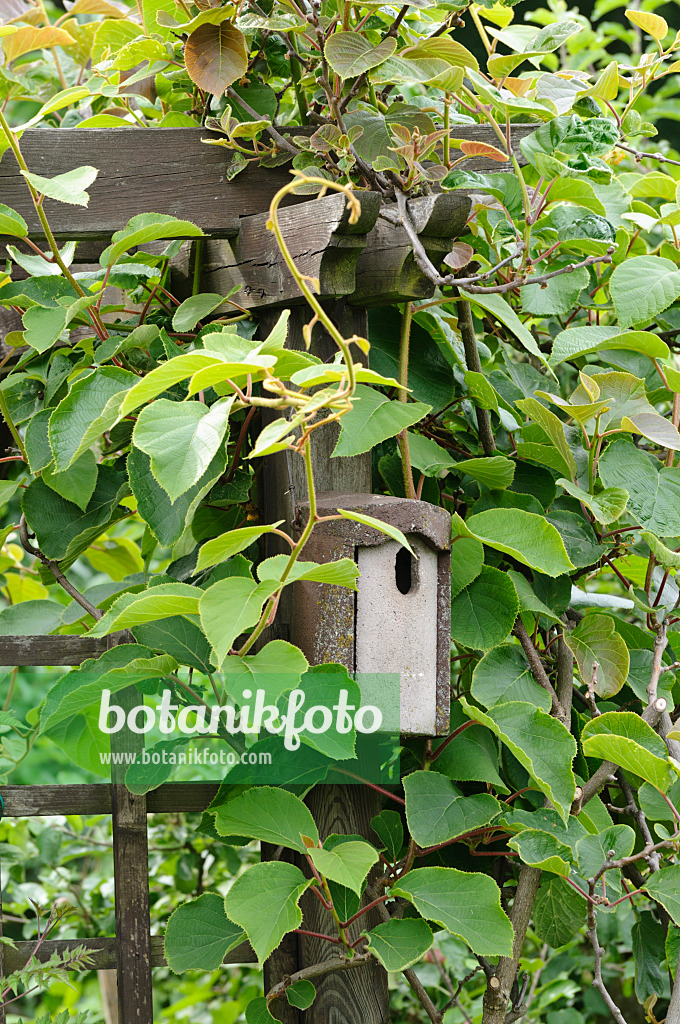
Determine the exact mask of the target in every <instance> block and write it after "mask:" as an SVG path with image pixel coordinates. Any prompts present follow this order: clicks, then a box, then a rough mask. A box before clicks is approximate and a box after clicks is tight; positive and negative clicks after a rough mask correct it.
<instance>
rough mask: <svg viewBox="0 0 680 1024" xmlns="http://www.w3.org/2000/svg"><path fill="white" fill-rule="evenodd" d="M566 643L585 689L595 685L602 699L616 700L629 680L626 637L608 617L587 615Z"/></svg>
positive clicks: (567, 635) (565, 637) (566, 638)
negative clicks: (611, 698) (571, 652)
mask: <svg viewBox="0 0 680 1024" xmlns="http://www.w3.org/2000/svg"><path fill="white" fill-rule="evenodd" d="M564 642H565V643H566V644H567V646H568V647H569V648H570V649H571V650H572V651H573V653H574V657H575V658H576V663H577V665H578V670H579V675H580V676H581V679H582V681H583V683H584V684H585V685H586V686H590V685H591V683H593V670H594V668H595V665H596V664H597V670H596V672H595V678H594V689H595V692H596V693H597V694H598V696H600V697H613V696H614V694H616V693H618V692H619V690H620V689H621V687H622V686H623V684H624V683H625V682H626V679H627V678H628V670H629V668H630V655H629V653H628V648H627V647H626V644H625V641H624V640H623V637H622V636H621V635H620V634H619V633H617V632H616V628H615V625H614V620H613V619H612V618H611V616H609V615H599V614H597V613H595V614H593V615H586V616H584V618H582V619H581V621H580V622H579V624H578V626H577V627H576V629H575V630H574V631H573V632H572V633H565V636H564Z"/></svg>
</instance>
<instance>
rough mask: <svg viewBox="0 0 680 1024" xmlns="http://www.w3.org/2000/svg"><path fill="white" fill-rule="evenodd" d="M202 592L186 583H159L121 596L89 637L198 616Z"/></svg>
mask: <svg viewBox="0 0 680 1024" xmlns="http://www.w3.org/2000/svg"><path fill="white" fill-rule="evenodd" d="M200 597H201V591H200V590H199V589H198V588H197V587H190V586H189V585H188V584H187V583H161V584H159V586H157V587H149V589H148V590H143V591H142V592H141V593H140V594H121V595H120V597H117V598H116V600H115V601H114V602H113V604H112V605H111V607H110V608H109V610H108V611H107V612H106V614H105V615H104V616H103V617H102V618H101V619H100V620H99V622H98V623H97V625H96V626H95V627H94V629H92V630H91V631H90V636H107V634H108V633H115V632H116V631H117V630H119V629H131V628H132V627H133V626H139V625H142V624H143V623H145V622H155V621H156V620H157V619H166V618H168V617H169V616H171V615H197V614H198V604H199V599H200Z"/></svg>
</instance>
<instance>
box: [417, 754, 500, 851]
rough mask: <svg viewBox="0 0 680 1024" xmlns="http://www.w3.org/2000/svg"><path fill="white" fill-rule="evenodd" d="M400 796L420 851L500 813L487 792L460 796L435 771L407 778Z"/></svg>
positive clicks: (472, 829) (495, 801)
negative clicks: (402, 794) (403, 801)
mask: <svg viewBox="0 0 680 1024" xmlns="http://www.w3.org/2000/svg"><path fill="white" fill-rule="evenodd" d="M454 742H455V741H454ZM404 793H405V796H406V819H407V821H408V826H409V830H410V832H411V835H412V836H413V838H414V839H415V841H416V842H417V843H418V846H420V847H421V848H422V849H425V848H426V847H428V846H437V845H438V844H439V843H446V842H448V841H449V840H451V839H456V838H457V837H459V836H462V835H464V834H465V833H467V832H472V831H474V829H477V828H480V827H481V826H482V825H487V824H488V823H489V822H490V821H491V820H492V819H493V818H495V817H496V815H498V814H500V810H501V807H500V804H499V803H498V801H497V800H496V798H495V797H493V796H490V795H489V794H488V793H477V794H473V795H472V796H464V794H463V793H461V791H460V790H459V789H458V788H457V787H456V786H454V785H453V783H452V782H450V781H449V779H447V778H445V777H444V776H443V775H440V774H438V773H437V772H431V771H419V772H412V773H411V774H410V775H407V776H406V778H405V779H404Z"/></svg>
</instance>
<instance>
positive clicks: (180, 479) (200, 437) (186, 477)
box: [132, 397, 233, 501]
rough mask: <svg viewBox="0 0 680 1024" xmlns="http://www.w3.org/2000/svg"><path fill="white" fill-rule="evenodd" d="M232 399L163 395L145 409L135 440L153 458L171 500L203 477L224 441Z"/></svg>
mask: <svg viewBox="0 0 680 1024" xmlns="http://www.w3.org/2000/svg"><path fill="white" fill-rule="evenodd" d="M232 403H233V397H232V398H226V399H222V400H221V401H218V402H216V403H215V404H214V405H212V406H210V407H208V406H206V405H204V404H203V403H202V402H171V401H169V400H168V399H167V398H159V399H157V400H156V401H155V402H152V403H151V404H150V405H147V406H146V407H145V408H144V409H142V411H141V413H140V414H139V416H138V417H137V422H136V424H135V429H134V431H133V434H132V443H133V444H134V446H135V447H136V448H140V449H141V450H142V451H143V452H146V454H147V455H149V456H150V458H151V472H152V473H153V475H154V477H155V479H156V480H157V481H158V483H159V484H160V485H161V487H162V488H163V490H164V491H166V492H167V493H168V495H169V497H170V500H171V501H175V500H176V499H177V498H179V496H180V494H184V492H185V491H188V490H189V488H190V487H193V485H194V484H195V483H196V481H197V480H199V479H200V478H201V477H202V476H203V474H204V473H205V471H206V469H207V468H208V466H209V465H210V462H211V461H212V459H213V457H214V456H215V455H216V453H217V451H218V449H219V448H220V445H221V444H222V443H223V441H224V435H225V433H226V431H227V427H228V424H229V413H230V411H231V406H232Z"/></svg>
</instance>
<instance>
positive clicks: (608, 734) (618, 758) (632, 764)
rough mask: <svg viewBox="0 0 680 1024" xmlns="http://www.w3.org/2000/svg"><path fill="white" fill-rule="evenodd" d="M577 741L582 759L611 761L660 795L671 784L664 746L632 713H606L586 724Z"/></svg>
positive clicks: (649, 727) (648, 726) (637, 716)
mask: <svg viewBox="0 0 680 1024" xmlns="http://www.w3.org/2000/svg"><path fill="white" fill-rule="evenodd" d="M581 740H582V743H583V752H584V754H585V755H586V757H600V758H602V760H604V761H613V762H614V764H618V765H620V767H621V768H625V769H626V771H629V772H632V773H633V774H634V775H639V776H640V778H641V779H644V780H645V782H651V784H652V785H653V786H656V788H657V789H659V790H661V792H662V793H665V791H666V790H667V789H668V787H669V786H670V784H671V782H672V781H673V774H672V772H671V768H670V765H669V763H668V751H667V750H666V744H665V743H664V741H663V740H662V739H661V738H660V737H659V736H657V734H656V733H655V732H654V730H653V729H652V727H651V726H650V725H648V724H647V722H645V721H643V719H642V718H640V716H639V715H636V714H635V713H634V712H633V711H619V712H616V711H606V712H605V713H604V714H603V715H600V716H599V718H595V719H593V720H592V721H590V722H586V725H585V726H584V729H583V733H582V734H581Z"/></svg>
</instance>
